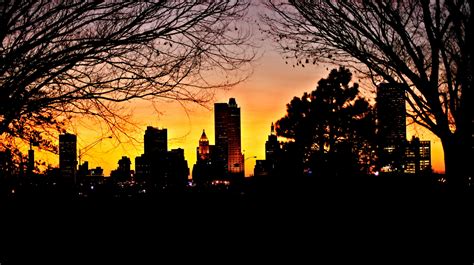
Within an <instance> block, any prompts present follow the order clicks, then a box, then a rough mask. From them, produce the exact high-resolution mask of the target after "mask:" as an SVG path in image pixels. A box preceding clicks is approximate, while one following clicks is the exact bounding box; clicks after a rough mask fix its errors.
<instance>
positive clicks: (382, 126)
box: [377, 83, 406, 173]
mask: <svg viewBox="0 0 474 265" xmlns="http://www.w3.org/2000/svg"><path fill="white" fill-rule="evenodd" d="M377 135H378V144H379V164H380V165H379V166H380V168H381V170H382V171H384V172H394V173H402V172H403V170H404V169H403V168H404V155H405V145H406V107H405V90H404V88H403V86H402V85H401V84H399V85H397V84H395V85H394V84H388V83H383V84H380V85H379V86H378V88H377Z"/></svg>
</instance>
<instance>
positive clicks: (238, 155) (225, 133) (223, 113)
mask: <svg viewBox="0 0 474 265" xmlns="http://www.w3.org/2000/svg"><path fill="white" fill-rule="evenodd" d="M214 118H215V120H214V122H215V124H214V126H215V137H216V152H218V155H217V157H218V159H219V160H220V161H218V162H220V163H221V164H222V166H223V167H224V168H225V170H224V171H225V172H227V173H228V174H230V175H237V176H242V177H243V176H244V157H243V155H242V152H241V131H240V108H239V107H238V106H237V102H236V101H235V98H230V99H229V103H216V104H215V105H214Z"/></svg>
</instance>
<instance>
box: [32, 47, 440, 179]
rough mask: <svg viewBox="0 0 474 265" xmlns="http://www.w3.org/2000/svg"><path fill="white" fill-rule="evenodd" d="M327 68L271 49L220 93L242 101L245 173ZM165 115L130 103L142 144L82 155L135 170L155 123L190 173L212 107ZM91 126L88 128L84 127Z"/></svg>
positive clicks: (86, 131) (112, 144)
mask: <svg viewBox="0 0 474 265" xmlns="http://www.w3.org/2000/svg"><path fill="white" fill-rule="evenodd" d="M328 70H330V69H327V68H326V67H322V66H319V67H318V66H312V67H305V68H302V67H296V68H293V67H292V65H291V63H289V64H285V61H284V60H283V59H282V58H281V56H280V55H279V54H278V53H277V52H276V51H274V50H273V49H272V48H267V49H266V51H265V53H264V54H263V55H262V56H261V58H260V59H259V60H258V61H257V62H256V63H255V68H254V73H253V75H252V76H251V77H250V79H248V80H247V81H245V82H244V83H241V84H239V85H238V86H236V87H234V88H232V89H231V90H219V91H217V93H216V96H215V98H216V102H228V99H229V98H230V97H234V98H236V100H237V104H238V105H239V106H240V108H241V127H242V149H243V152H244V153H245V156H246V158H248V159H246V161H245V174H246V176H249V175H252V174H253V168H254V165H255V160H256V159H255V158H252V157H253V156H257V159H264V158H265V141H266V140H267V136H268V134H269V133H270V124H271V123H272V122H275V121H276V120H278V119H279V118H281V117H283V116H284V115H285V111H286V104H287V103H288V102H290V100H291V99H292V98H293V97H294V96H301V95H302V94H303V92H310V91H312V90H313V89H314V88H316V85H317V82H318V80H319V79H321V78H324V77H326V76H327V74H328V72H329V71H328ZM155 106H156V107H157V108H158V111H159V112H160V113H157V111H156V110H155V109H154V108H153V106H152V104H151V103H150V102H147V101H135V102H131V103H127V107H129V108H131V109H133V111H134V116H133V119H134V122H135V123H136V124H137V126H138V127H137V128H136V129H135V130H134V131H133V132H130V136H131V137H135V138H136V139H137V140H139V141H141V143H138V142H135V143H131V142H130V141H128V142H127V139H123V137H122V138H121V139H120V141H122V143H119V140H118V139H105V140H103V141H101V142H100V143H98V144H97V145H94V146H93V147H92V148H91V149H89V150H88V151H87V152H86V153H85V154H84V155H83V157H82V161H85V160H87V161H89V167H90V168H92V167H96V166H99V165H100V166H102V167H103V168H104V169H105V174H106V175H109V173H110V171H111V170H113V169H115V168H117V161H118V160H119V159H120V158H121V157H122V155H125V156H128V157H130V158H131V161H132V169H133V168H134V162H135V157H136V156H139V155H140V154H142V153H143V143H142V141H143V134H144V132H145V129H146V126H147V125H151V126H155V127H160V128H167V129H168V141H169V143H168V147H169V149H172V148H178V147H180V148H184V150H185V157H186V159H187V161H188V166H189V168H190V171H192V166H193V165H194V163H195V161H196V147H197V145H198V140H199V138H200V136H201V133H202V130H203V129H205V130H206V134H207V136H208V138H209V140H210V144H214V124H213V123H214V113H213V103H212V102H211V103H209V107H210V109H206V108H204V107H202V106H198V105H195V104H187V105H186V108H183V106H182V105H181V104H179V103H177V102H161V103H158V104H155ZM85 127H88V128H85ZM97 129H98V128H97V126H95V125H91V126H78V127H77V128H76V129H75V130H74V131H75V132H76V133H77V134H78V149H81V148H84V147H86V146H87V145H89V144H90V143H93V142H94V141H96V140H97V139H99V138H100V137H101V134H98V132H97V131H98V130H97ZM413 134H415V135H418V136H419V137H420V138H421V139H429V140H431V141H432V151H431V154H432V165H433V169H434V170H435V171H437V172H443V171H444V163H443V154H442V148H441V144H440V141H439V139H437V138H435V137H434V136H433V135H432V134H430V133H429V132H427V131H426V130H422V129H420V128H419V126H418V127H413V126H412V127H410V128H409V129H408V131H407V135H408V138H409V139H410V138H411V135H413ZM37 157H39V158H42V159H45V160H46V161H47V162H49V163H51V164H52V165H57V164H58V157H57V156H55V155H52V154H45V153H44V152H42V153H41V154H39V155H38V156H37Z"/></svg>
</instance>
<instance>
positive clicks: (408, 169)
mask: <svg viewBox="0 0 474 265" xmlns="http://www.w3.org/2000/svg"><path fill="white" fill-rule="evenodd" d="M404 170H405V173H407V174H418V175H419V174H424V173H431V143H430V141H420V138H418V137H414V136H413V137H412V140H411V141H409V142H407V144H406V148H405V168H404Z"/></svg>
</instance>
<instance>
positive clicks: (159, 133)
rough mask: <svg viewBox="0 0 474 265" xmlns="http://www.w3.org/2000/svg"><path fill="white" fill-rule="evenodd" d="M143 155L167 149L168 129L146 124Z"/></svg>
mask: <svg viewBox="0 0 474 265" xmlns="http://www.w3.org/2000/svg"><path fill="white" fill-rule="evenodd" d="M144 142H145V155H151V154H157V153H166V152H167V151H168V130H167V129H158V128H155V127H152V126H148V127H147V128H146V131H145V136H144Z"/></svg>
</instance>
